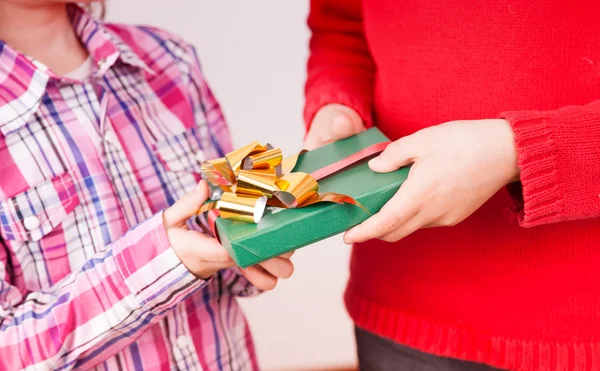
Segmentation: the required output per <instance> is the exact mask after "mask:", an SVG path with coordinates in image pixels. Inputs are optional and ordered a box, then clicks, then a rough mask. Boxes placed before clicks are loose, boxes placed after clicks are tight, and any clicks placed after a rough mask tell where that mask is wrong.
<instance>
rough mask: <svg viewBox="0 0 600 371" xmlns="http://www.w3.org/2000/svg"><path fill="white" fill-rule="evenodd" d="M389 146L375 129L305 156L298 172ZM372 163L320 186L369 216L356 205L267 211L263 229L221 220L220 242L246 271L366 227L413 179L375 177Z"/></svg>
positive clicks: (218, 227) (363, 163)
mask: <svg viewBox="0 0 600 371" xmlns="http://www.w3.org/2000/svg"><path fill="white" fill-rule="evenodd" d="M388 141H389V139H388V138H387V137H386V136H385V135H383V134H382V133H381V132H380V131H379V130H378V129H377V128H372V129H369V130H366V131H364V132H362V133H360V134H358V135H355V136H352V137H350V138H347V139H343V140H340V141H337V142H334V143H331V144H329V145H326V146H324V147H321V148H318V149H316V150H313V151H309V152H305V153H302V154H301V155H300V156H299V157H298V159H297V162H296V165H295V167H294V168H293V172H304V173H309V174H310V173H314V172H315V171H317V170H319V169H323V168H325V167H327V166H328V165H331V164H334V163H339V161H340V160H343V159H345V158H347V157H348V156H351V155H353V154H355V153H357V152H359V151H361V150H364V149H365V148H369V147H373V145H375V144H378V143H382V142H388ZM371 157H372V156H371ZM366 160H367V159H363V160H362V161H360V162H358V163H354V164H351V165H349V166H347V167H344V168H342V169H341V170H339V171H337V172H335V173H334V174H331V175H329V176H326V177H325V178H323V179H320V180H318V187H319V190H318V191H319V193H325V192H335V193H338V194H343V195H347V196H350V197H352V198H353V199H354V200H356V201H358V203H360V204H362V206H364V207H365V208H366V209H367V210H368V211H369V212H366V211H365V210H363V209H362V208H361V207H358V206H356V205H353V204H348V203H329V202H320V203H316V204H313V205H310V206H306V207H301V208H289V209H282V208H273V207H267V209H266V210H265V212H264V215H262V218H260V220H259V221H258V223H252V222H244V221H238V220H231V219H225V218H217V219H216V221H215V224H216V233H217V234H218V238H219V240H220V242H221V243H222V245H223V246H224V247H225V249H226V250H227V251H228V253H229V254H230V255H231V257H232V258H233V259H234V260H235V262H236V263H237V264H238V265H239V266H241V267H244V268H245V267H249V266H252V265H255V264H257V263H260V262H262V261H265V260H268V259H270V258H273V257H276V256H280V255H282V254H285V253H287V252H290V251H293V250H296V249H299V248H301V247H304V246H307V245H310V244H312V243H315V242H318V241H320V240H323V239H326V238H328V237H331V236H334V235H337V234H339V233H342V232H344V231H347V230H349V229H350V228H352V227H353V226H355V225H357V224H360V223H361V222H363V221H364V220H366V219H367V218H368V217H369V216H370V215H372V214H374V213H376V212H378V211H379V210H380V209H381V207H382V206H383V205H384V204H385V203H386V202H387V201H388V200H389V199H390V198H391V197H392V196H393V195H394V194H395V193H396V191H397V190H398V188H399V187H400V186H401V185H402V183H403V182H404V181H405V180H406V177H407V176H408V169H407V168H402V169H400V170H397V171H395V172H391V173H385V174H381V173H375V172H373V171H371V169H370V168H369V166H368V164H367V161H366Z"/></svg>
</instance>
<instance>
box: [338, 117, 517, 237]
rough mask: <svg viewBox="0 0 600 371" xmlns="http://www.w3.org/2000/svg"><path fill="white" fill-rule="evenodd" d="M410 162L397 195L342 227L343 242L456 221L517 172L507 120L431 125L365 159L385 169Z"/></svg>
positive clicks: (403, 234)
mask: <svg viewBox="0 0 600 371" xmlns="http://www.w3.org/2000/svg"><path fill="white" fill-rule="evenodd" d="M411 163H414V164H413V166H412V168H411V169H410V173H409V177H408V179H407V180H406V182H405V183H404V184H403V185H402V187H401V188H400V190H399V191H398V192H397V193H396V195H395V196H394V197H393V198H392V199H391V200H390V201H389V202H388V203H387V204H386V205H385V206H384V207H383V208H382V209H381V211H380V212H379V213H377V214H376V215H374V216H372V217H371V218H369V219H368V220H366V221H365V222H364V223H362V224H360V225H358V226H356V227H354V228H353V229H351V230H350V231H348V232H346V235H345V236H344V241H345V242H346V243H354V242H362V241H366V240H370V239H372V238H379V239H382V240H384V241H388V242H394V241H398V240H400V239H402V238H404V237H406V236H407V235H409V234H411V233H413V232H414V231H416V230H417V229H420V228H426V227H436V226H452V225H455V224H457V223H459V222H461V221H463V220H464V219H465V218H467V217H468V216H469V215H471V214H472V213H473V212H474V211H475V210H477V209H478V208H479V207H480V206H481V205H483V203H485V202H486V201H487V200H488V199H489V198H490V197H492V196H493V195H494V194H495V193H496V192H497V191H498V190H499V189H500V188H502V187H503V186H505V185H506V184H508V183H510V182H512V181H515V180H517V179H518V176H519V167H518V165H517V152H516V148H515V143H514V138H513V133H512V130H511V128H510V125H509V123H508V122H507V121H505V120H478V121H454V122H448V123H445V124H442V125H437V126H433V127H430V128H427V129H424V130H421V131H419V132H417V133H415V134H413V135H410V136H407V137H404V138H402V139H399V140H397V141H396V142H394V143H392V144H390V145H389V146H388V148H387V149H386V150H385V151H384V152H382V153H381V155H379V157H376V158H374V159H373V160H371V162H370V163H369V165H370V167H371V169H372V170H373V171H377V172H382V173H385V172H390V171H394V170H397V169H399V168H400V167H402V166H406V165H410V164H411Z"/></svg>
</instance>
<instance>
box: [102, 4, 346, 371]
mask: <svg viewBox="0 0 600 371" xmlns="http://www.w3.org/2000/svg"><path fill="white" fill-rule="evenodd" d="M308 2H309V1H308V0H295V1H282V0H255V1H248V0H228V1H214V0H213V1H208V0H204V1H202V0H169V1H165V0H125V1H109V2H108V11H109V12H108V19H109V20H110V21H118V22H126V23H138V24H140V23H141V24H149V25H156V26H160V27H163V28H166V29H168V30H170V31H174V32H175V33H177V34H179V35H182V36H184V37H185V38H186V39H187V40H189V41H191V42H192V43H193V44H194V45H196V47H197V50H198V53H199V55H200V60H201V62H202V64H203V67H204V71H205V73H206V75H207V77H208V80H209V83H210V84H211V86H212V87H213V90H214V92H215V95H216V96H217V98H218V99H219V100H220V102H221V104H222V106H223V109H224V111H225V115H226V117H227V118H228V121H229V124H230V127H231V130H232V133H233V139H234V143H235V145H236V146H241V145H244V144H247V142H249V141H252V140H260V141H261V142H267V141H268V142H271V143H273V144H274V145H276V146H278V147H281V148H282V149H283V150H284V153H288V154H291V153H293V152H295V151H298V150H300V149H301V146H302V136H303V133H304V132H303V127H302V104H303V84H304V78H305V63H306V57H307V54H308V49H307V48H308V30H307V28H306V16H307V13H308ZM348 258H349V248H348V247H346V246H345V245H344V244H343V243H342V242H341V238H340V237H336V238H333V239H329V240H327V241H323V242H321V243H318V244H316V245H313V246H310V247H307V248H304V249H302V250H299V251H298V252H297V253H296V255H295V256H294V261H295V264H296V273H295V275H294V277H292V278H291V279H289V280H287V281H285V282H281V283H280V285H279V286H278V287H277V290H275V291H274V292H271V293H267V294H264V295H262V296H260V297H258V298H254V299H247V300H244V301H243V302H242V304H243V307H244V309H245V310H246V313H247V316H248V318H249V321H250V325H251V327H252V330H253V333H254V337H255V341H256V344H257V348H258V353H259V359H260V362H261V365H262V367H263V368H264V369H267V370H286V369H296V370H306V369H309V368H319V367H337V366H349V365H352V364H354V362H355V356H354V338H353V330H352V324H351V322H350V320H349V318H348V316H347V314H346V312H345V310H344V307H343V304H342V294H343V289H344V285H345V282H346V279H347V275H348V273H347V271H348Z"/></svg>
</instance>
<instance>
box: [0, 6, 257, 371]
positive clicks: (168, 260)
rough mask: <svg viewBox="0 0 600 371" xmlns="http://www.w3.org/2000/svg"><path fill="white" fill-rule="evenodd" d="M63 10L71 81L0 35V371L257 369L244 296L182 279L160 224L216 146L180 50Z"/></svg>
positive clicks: (224, 286)
mask: <svg viewBox="0 0 600 371" xmlns="http://www.w3.org/2000/svg"><path fill="white" fill-rule="evenodd" d="M69 13H70V16H71V19H72V23H73V27H74V29H75V31H76V33H77V35H78V37H79V38H80V40H81V42H82V43H83V45H85V47H86V48H87V50H88V51H89V53H90V55H91V57H92V59H93V61H94V65H95V67H94V72H93V75H92V76H90V78H89V79H87V80H86V81H74V80H70V79H68V78H63V77H60V76H57V75H55V74H54V73H53V72H52V71H50V70H49V69H48V68H47V67H45V66H44V65H42V64H41V63H39V62H37V61H34V60H31V59H30V58H28V57H25V56H24V55H22V54H19V53H18V52H16V51H15V50H13V49H11V48H10V47H9V46H8V45H6V44H4V43H1V42H0V233H1V234H0V236H1V238H0V369H2V370H14V369H28V370H48V369H52V370H63V369H71V368H73V369H75V368H81V369H90V368H96V369H99V370H117V369H118V370H174V369H178V370H252V369H256V368H257V364H256V359H255V354H254V349H253V345H252V340H251V337H250V333H249V330H248V326H247V324H246V321H245V319H244V316H243V314H242V312H241V311H240V308H239V306H238V304H237V302H236V299H235V296H245V295H249V294H252V293H254V291H255V290H254V289H253V288H252V286H250V285H249V284H248V282H247V281H245V280H244V279H243V278H241V276H240V275H239V272H238V271H236V270H233V269H229V270H224V271H222V272H220V273H218V274H217V275H215V276H214V277H213V278H211V279H210V280H208V281H203V280H199V279H197V278H195V277H194V276H193V275H192V274H191V273H189V272H188V270H187V269H186V268H185V267H184V266H183V264H182V263H181V262H180V260H179V259H178V258H177V256H176V254H175V253H174V251H173V249H172V248H171V247H170V246H169V242H168V239H167V237H166V233H165V230H164V227H163V223H162V214H161V210H163V209H164V208H166V207H168V206H169V205H171V204H172V203H173V202H174V201H175V200H177V199H178V198H179V197H181V196H182V195H183V194H184V193H186V192H187V191H190V190H191V189H193V188H194V187H195V186H196V184H197V182H198V180H199V179H200V177H199V173H200V161H203V160H205V159H208V158H211V157H217V156H222V155H223V154H224V152H226V151H228V150H230V149H231V145H230V141H229V135H228V130H227V126H226V124H225V121H224V119H223V115H222V113H221V110H220V108H219V106H218V104H217V102H216V101H215V99H214V97H213V96H212V94H211V92H210V90H209V88H208V86H207V85H206V82H205V81H204V77H203V75H202V72H201V70H200V66H199V64H198V61H197V59H196V56H195V52H194V50H193V48H192V47H191V46H190V45H189V44H187V43H185V42H184V41H182V40H181V39H179V38H177V37H175V36H173V35H170V34H168V33H166V32H164V31H161V30H157V29H154V28H148V27H132V26H123V25H114V24H101V23H99V22H97V21H95V20H93V19H92V18H91V17H89V16H88V15H87V14H86V13H85V12H83V11H82V10H81V9H79V8H77V7H75V6H70V7H69ZM190 225H192V223H190Z"/></svg>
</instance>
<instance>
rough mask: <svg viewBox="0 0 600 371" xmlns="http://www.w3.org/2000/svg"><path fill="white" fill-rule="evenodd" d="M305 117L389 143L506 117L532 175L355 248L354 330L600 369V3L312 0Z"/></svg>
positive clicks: (440, 349) (531, 362)
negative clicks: (440, 221) (468, 210)
mask: <svg viewBox="0 0 600 371" xmlns="http://www.w3.org/2000/svg"><path fill="white" fill-rule="evenodd" d="M309 26H310V27H311V29H312V31H313V36H312V40H311V45H310V46H311V56H310V60H309V64H308V81H307V87H306V100H307V102H306V111H305V119H306V122H307V123H310V121H311V120H312V117H313V116H314V114H315V112H316V111H317V110H318V109H319V108H320V107H322V106H323V105H324V104H327V103H342V104H345V105H347V106H349V107H351V108H353V109H355V110H356V111H357V112H358V113H359V114H360V115H361V116H362V118H363V119H364V121H365V122H366V123H367V124H368V125H370V124H375V125H377V126H378V127H379V128H380V129H381V130H382V131H383V132H384V133H385V134H387V135H388V136H389V137H390V138H391V139H397V138H399V137H401V136H404V135H407V134H411V133H413V132H415V131H417V130H419V129H422V128H424V127H427V126H430V125H435V124H439V123H443V122H446V121H450V120H458V119H463V120H464V119H481V118H497V117H504V118H506V119H508V120H509V121H510V123H511V124H512V128H513V130H514V132H515V137H516V143H517V147H518V156H519V164H520V167H521V182H520V183H518V184H515V185H514V186H511V187H508V188H510V189H509V191H510V192H507V190H503V191H501V192H499V193H498V194H497V195H496V196H494V197H493V198H492V199H491V200H489V202H487V203H486V204H485V205H484V206H483V207H482V208H481V209H479V210H478V211H477V212H476V213H475V214H473V215H472V216H471V217H469V218H468V219H467V220H466V221H464V222H463V223H461V224H459V225H458V226H456V227H452V228H432V229H426V230H421V231H419V232H417V233H414V234H413V235H411V236H409V237H407V238H405V239H404V240H401V241H399V242H397V243H394V244H389V243H384V242H381V241H378V240H373V241H370V242H367V243H364V244H358V245H356V246H354V249H353V256H352V262H351V278H350V282H349V284H348V288H347V292H346V296H345V298H346V305H347V308H348V311H349V313H350V315H351V316H352V318H353V319H354V321H355V322H356V324H357V325H358V326H360V327H363V328H365V329H367V330H369V331H372V332H374V333H376V334H379V335H381V336H384V337H388V338H391V339H394V340H396V341H397V342H399V343H402V344H405V345H408V346H411V347H416V348H418V349H420V350H422V351H425V352H431V353H435V354H438V355H444V356H450V357H456V358H461V359H465V360H471V361H477V362H483V363H487V364H490V365H493V366H496V367H500V368H507V369H519V370H567V369H569V370H592V369H594V370H600V219H599V217H600V101H598V100H597V99H599V98H600V3H599V2H598V1H597V0H582V1H578V2H577V1H572V0H545V1H542V0H537V1H536V0H512V1H505V0H488V1H479V2H478V1H472V0H469V1H447V0H428V1H423V0H364V1H362V2H361V1H359V0H313V1H312V10H311V14H310V17H309Z"/></svg>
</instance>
